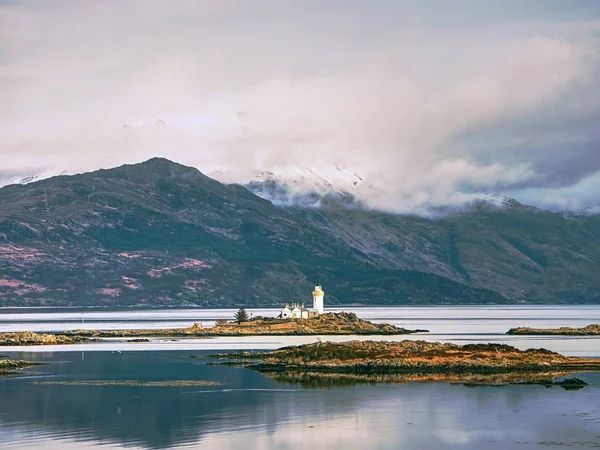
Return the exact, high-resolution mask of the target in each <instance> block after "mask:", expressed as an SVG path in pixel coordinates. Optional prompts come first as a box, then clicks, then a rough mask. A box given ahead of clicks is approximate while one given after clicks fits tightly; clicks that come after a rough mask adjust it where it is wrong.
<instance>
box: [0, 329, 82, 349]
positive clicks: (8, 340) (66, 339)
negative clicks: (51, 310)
mask: <svg viewBox="0 0 600 450" xmlns="http://www.w3.org/2000/svg"><path fill="white" fill-rule="evenodd" d="M89 340H90V339H89V338H87V337H82V336H67V335H65V334H40V333H33V332H31V331H22V332H19V333H0V346H1V345H4V346H7V345H11V346H12V345H14V346H21V345H62V344H77V343H79V342H86V341H89Z"/></svg>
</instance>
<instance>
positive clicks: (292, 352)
mask: <svg viewBox="0 0 600 450" xmlns="http://www.w3.org/2000/svg"><path fill="white" fill-rule="evenodd" d="M215 357H216V358H219V359H227V360H228V362H226V363H225V364H232V363H233V364H240V365H242V366H245V367H248V368H250V369H253V370H256V371H259V372H262V373H267V374H275V375H276V374H279V375H281V376H283V377H285V376H288V377H289V375H290V374H292V375H293V376H296V377H297V376H298V374H306V375H308V376H311V375H312V376H314V375H315V374H321V375H322V374H327V375H332V374H337V375H341V376H344V377H348V376H351V377H355V376H362V375H375V376H382V375H384V376H393V375H402V376H404V378H406V377H407V376H408V377H409V378H410V377H411V376H412V377H417V380H419V379H423V378H425V379H427V378H429V379H431V378H432V377H433V379H434V380H436V381H438V380H440V379H444V378H445V377H449V378H450V379H454V380H459V379H460V380H464V379H465V376H466V377H469V376H471V377H473V376H476V375H484V376H487V377H488V378H490V379H493V376H494V375H499V374H504V375H508V374H517V378H519V379H523V377H524V376H525V379H528V380H529V381H536V380H535V379H532V378H530V377H531V376H532V375H537V376H538V378H537V379H538V381H539V380H541V379H544V380H545V379H548V378H555V377H556V376H557V375H558V376H562V375H565V374H568V373H573V372H584V371H596V370H600V359H587V358H575V357H566V356H563V355H561V354H559V353H555V352H552V351H550V350H545V349H529V350H525V351H522V350H518V349H516V348H514V347H511V346H508V345H501V344H469V345H463V346H460V345H456V344H449V343H448V344H442V343H437V342H425V341H409V340H404V341H400V342H376V341H350V342H342V343H334V342H317V343H314V344H307V345H299V346H291V347H284V348H281V349H279V350H275V351H268V352H259V353H250V352H239V353H230V354H223V355H215ZM301 376H302V375H301ZM400 379H402V377H401V378H400ZM477 379H479V380H480V381H481V380H482V378H481V377H479V378H477V377H475V379H474V380H477ZM483 380H484V381H485V379H483ZM383 381H385V380H383ZM413 381H414V380H413Z"/></svg>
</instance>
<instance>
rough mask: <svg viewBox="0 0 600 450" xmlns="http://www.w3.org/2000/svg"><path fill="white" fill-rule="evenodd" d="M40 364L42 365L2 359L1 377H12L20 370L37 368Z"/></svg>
mask: <svg viewBox="0 0 600 450" xmlns="http://www.w3.org/2000/svg"><path fill="white" fill-rule="evenodd" d="M39 364H40V363H36V362H33V361H20V360H11V359H0V376H2V375H12V374H14V373H15V372H16V371H17V370H19V369H24V368H26V367H31V366H37V365H39Z"/></svg>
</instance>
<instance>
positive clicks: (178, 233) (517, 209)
mask: <svg viewBox="0 0 600 450" xmlns="http://www.w3.org/2000/svg"><path fill="white" fill-rule="evenodd" d="M271 181H272V182H273V183H274V186H277V182H276V181H275V180H271ZM342 198H344V197H343V196H342ZM599 220H600V219H599V218H598V216H595V215H581V216H573V215H572V216H569V217H565V216H564V215H561V214H557V213H552V212H548V211H541V210H538V209H536V208H531V207H527V206H524V205H521V204H519V203H518V202H514V201H513V202H509V203H507V204H506V205H505V207H504V208H501V209H499V208H496V207H493V206H491V205H490V204H489V203H486V202H482V203H480V204H477V205H475V206H474V207H473V208H472V209H471V210H470V211H468V212H466V213H463V214H453V215H448V216H446V217H444V218H441V219H436V220H433V219H427V218H422V217H416V216H403V215H394V214H387V213H382V212H377V211H370V210H368V209H365V208H360V207H356V205H349V204H348V203H346V202H344V201H334V199H332V200H331V201H328V202H322V204H321V205H320V207H319V208H315V207H310V208H305V207H298V206H277V205H275V204H273V203H272V202H270V201H268V200H265V199H263V198H261V197H259V196H257V195H255V194H254V193H252V192H250V191H249V190H248V189H247V188H245V187H243V186H240V185H223V184H221V183H219V182H218V181H216V180H214V179H211V178H209V177H207V176H205V175H203V174H202V173H201V172H199V171H198V170H196V169H193V168H190V167H186V166H182V165H179V164H176V163H173V162H171V161H168V160H165V159H161V158H154V159H151V160H149V161H147V162H144V163H141V164H135V165H125V166H121V167H117V168H114V169H109V170H99V171H96V172H90V173H84V174H79V175H73V176H58V177H53V178H48V179H45V180H41V181H37V182H33V183H30V184H25V185H9V186H5V187H3V188H1V189H0V274H1V275H0V305H2V306H8V305H12V306H17V305H163V306H164V305H173V306H175V305H177V306H181V305H200V306H223V307H225V306H235V305H246V306H258V305H265V306H266V305H278V304H281V303H282V302H285V301H308V300H309V297H310V289H311V285H312V284H313V283H315V282H321V283H322V284H323V285H324V287H325V291H326V302H327V303H328V304H336V303H337V304H379V305H385V304H440V303H444V304H458V303H521V302H538V303H570V302H584V303H585V302H588V303H593V302H599V301H600V280H598V277H597V276H596V274H597V273H598V269H599V268H600V267H599V266H600V264H599V261H600V236H598V233H597V230H598V225H599V224H600V222H599Z"/></svg>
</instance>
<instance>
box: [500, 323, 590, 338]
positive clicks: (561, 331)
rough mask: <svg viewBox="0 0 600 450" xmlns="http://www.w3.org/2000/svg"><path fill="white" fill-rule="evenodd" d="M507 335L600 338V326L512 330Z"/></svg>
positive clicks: (519, 328)
mask: <svg viewBox="0 0 600 450" xmlns="http://www.w3.org/2000/svg"><path fill="white" fill-rule="evenodd" d="M506 334H518V335H549V336H552V335H555V336H600V324H592V325H588V326H586V327H583V328H571V327H561V328H529V327H518V328H511V329H510V330H508V331H507V332H506Z"/></svg>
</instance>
